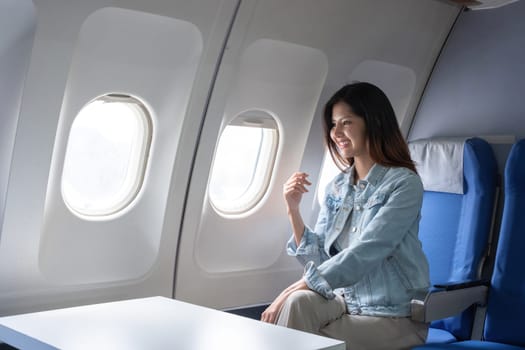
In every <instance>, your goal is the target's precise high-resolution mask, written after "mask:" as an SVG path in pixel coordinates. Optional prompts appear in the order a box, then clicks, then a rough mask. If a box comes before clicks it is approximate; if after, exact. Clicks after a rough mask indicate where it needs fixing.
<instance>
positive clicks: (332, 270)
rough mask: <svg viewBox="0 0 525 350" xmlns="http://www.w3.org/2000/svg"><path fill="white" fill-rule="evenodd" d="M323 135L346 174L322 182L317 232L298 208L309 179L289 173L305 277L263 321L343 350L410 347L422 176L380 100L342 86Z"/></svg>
mask: <svg viewBox="0 0 525 350" xmlns="http://www.w3.org/2000/svg"><path fill="white" fill-rule="evenodd" d="M323 125H324V130H325V132H324V138H325V142H326V144H327V146H328V149H329V151H330V154H331V156H332V158H333V160H334V161H335V162H336V164H338V166H339V167H340V168H341V169H342V170H343V172H342V173H340V174H339V175H337V176H336V177H335V178H334V179H333V180H332V181H331V182H330V183H329V184H328V186H327V189H326V195H325V198H324V203H323V205H322V206H321V211H320V213H319V218H318V221H317V224H316V226H315V229H314V230H311V229H310V228H308V227H306V226H305V224H304V223H303V219H302V217H301V214H300V212H299V203H300V202H301V198H302V195H303V193H305V192H307V191H308V190H307V186H309V185H311V183H310V182H309V181H308V175H307V174H305V173H303V172H297V173H295V174H293V175H292V176H291V177H290V178H289V179H288V181H287V182H286V184H285V185H284V199H285V202H286V206H287V210H288V216H289V219H290V222H291V226H292V230H293V236H292V237H291V238H290V241H289V242H288V246H287V249H288V253H289V254H290V255H292V256H296V257H297V259H298V260H299V261H300V262H301V263H302V264H303V265H304V274H303V277H302V278H301V279H300V280H299V281H297V282H296V283H294V284H292V285H291V286H290V287H288V288H287V289H285V290H284V291H283V292H282V293H281V294H280V295H279V296H278V297H277V298H276V299H275V300H274V302H273V303H272V304H271V305H270V306H269V307H268V308H267V309H266V310H265V311H264V312H263V314H262V320H263V321H266V322H271V323H277V324H279V325H284V326H287V327H291V328H296V329H300V330H303V331H307V332H312V333H316V334H320V335H325V336H329V337H332V338H337V339H341V340H344V341H346V346H347V349H352V350H359V349H373V350H378V349H389V350H392V349H409V348H410V347H412V346H415V345H418V344H421V343H424V342H425V339H426V335H427V331H428V325H427V324H424V323H418V322H414V321H412V320H411V319H410V300H411V299H413V298H415V297H416V296H419V295H421V293H425V292H426V291H427V289H428V287H429V277H428V263H427V260H426V258H425V255H424V253H423V251H422V249H421V243H420V241H419V239H418V229H419V228H418V227H419V218H420V210H421V202H422V196H423V187H422V184H421V180H420V178H419V176H418V175H417V173H416V169H415V167H414V163H413V162H412V160H411V159H410V154H409V151H408V147H407V144H406V142H405V141H404V139H403V137H402V135H401V132H400V130H399V126H398V124H397V120H396V117H395V113H394V110H393V109H392V106H391V104H390V102H389V101H388V98H387V97H386V95H385V94H384V93H383V92H382V91H381V90H380V89H379V88H377V87H376V86H374V85H372V84H369V83H364V82H360V83H354V84H350V85H346V86H344V87H343V88H341V89H340V90H339V91H337V92H336V93H335V95H334V96H333V97H332V98H331V99H330V100H329V101H328V102H327V104H326V106H325V109H324V118H323Z"/></svg>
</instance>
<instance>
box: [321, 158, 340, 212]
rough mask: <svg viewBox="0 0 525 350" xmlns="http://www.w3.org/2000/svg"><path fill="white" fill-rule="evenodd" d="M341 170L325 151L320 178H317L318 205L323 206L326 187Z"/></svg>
mask: <svg viewBox="0 0 525 350" xmlns="http://www.w3.org/2000/svg"><path fill="white" fill-rule="evenodd" d="M340 172H341V170H340V169H339V168H338V167H337V165H335V163H334V161H333V159H332V157H331V156H330V152H328V151H326V152H325V155H324V161H323V167H322V168H321V176H320V178H319V185H318V187H317V200H318V202H319V205H321V206H322V205H323V201H324V196H325V191H326V186H327V185H328V183H329V182H330V181H332V180H333V178H334V177H335V176H336V175H337V174H339V173H340Z"/></svg>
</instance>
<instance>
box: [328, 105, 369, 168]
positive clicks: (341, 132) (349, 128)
mask: <svg viewBox="0 0 525 350" xmlns="http://www.w3.org/2000/svg"><path fill="white" fill-rule="evenodd" d="M330 137H331V138H332V140H333V141H334V142H335V144H336V146H337V149H338V150H339V153H340V154H341V156H343V157H344V158H345V159H349V158H352V157H353V158H359V157H362V156H368V154H369V152H368V139H367V136H366V126H365V120H364V119H363V118H361V117H358V116H357V115H356V114H354V113H353V112H352V109H351V108H350V106H349V105H348V104H346V103H345V102H338V103H336V104H335V105H334V107H333V108H332V128H331V130H330Z"/></svg>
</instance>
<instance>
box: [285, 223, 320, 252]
mask: <svg viewBox="0 0 525 350" xmlns="http://www.w3.org/2000/svg"><path fill="white" fill-rule="evenodd" d="M286 252H287V253H288V255H290V256H311V255H314V254H315V255H318V254H319V248H318V247H317V237H316V235H315V234H314V233H313V232H312V231H311V230H310V229H309V228H308V227H306V226H305V228H304V232H303V237H302V238H301V242H299V246H297V244H296V243H295V238H294V236H293V235H292V237H290V239H289V240H288V243H287V244H286Z"/></svg>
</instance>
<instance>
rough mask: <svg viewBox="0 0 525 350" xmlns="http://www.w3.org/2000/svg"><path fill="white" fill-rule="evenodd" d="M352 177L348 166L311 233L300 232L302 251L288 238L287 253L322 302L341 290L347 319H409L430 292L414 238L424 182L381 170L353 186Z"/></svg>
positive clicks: (335, 182)
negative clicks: (421, 297)
mask: <svg viewBox="0 0 525 350" xmlns="http://www.w3.org/2000/svg"><path fill="white" fill-rule="evenodd" d="M353 174H354V169H353V168H351V169H350V171H349V172H347V173H341V174H339V175H337V176H336V177H335V178H334V179H333V180H332V181H331V182H330V183H329V184H328V186H327V189H326V195H325V199H324V204H323V205H322V206H321V211H320V213H319V218H318V221H317V224H316V226H315V230H313V231H312V230H311V229H310V228H308V227H305V231H304V234H303V237H302V239H301V242H300V243H299V246H297V245H296V243H295V239H294V237H293V236H292V237H291V238H290V240H289V241H288V245H287V251H288V254H289V255H292V256H296V257H297V259H298V260H299V261H300V262H301V263H302V264H303V265H304V267H305V268H304V276H303V278H304V280H305V281H306V284H307V285H308V287H309V288H310V289H312V290H314V291H316V292H318V293H319V294H321V295H323V296H324V297H325V298H327V299H332V298H334V297H335V294H334V292H335V293H340V292H342V293H343V295H344V298H345V301H346V305H347V312H348V313H350V314H357V315H370V316H390V317H406V316H409V315H410V300H411V299H413V298H414V297H417V296H419V295H420V294H421V293H425V292H426V291H427V289H428V287H429V271H428V263H427V259H426V257H425V255H424V253H423V250H422V248H421V242H420V241H419V239H418V230H419V219H420V210H421V203H422V198H423V186H422V184H421V180H420V178H419V176H418V175H417V174H415V173H414V172H412V171H411V170H409V169H407V168H402V167H399V168H397V167H384V166H381V165H379V164H375V165H374V166H373V167H372V169H370V171H369V173H368V176H367V177H366V179H364V180H360V181H358V182H357V184H356V185H353V183H354V181H353ZM343 235H345V236H343ZM341 243H343V244H344V245H345V246H341ZM334 290H335V291H334Z"/></svg>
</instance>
